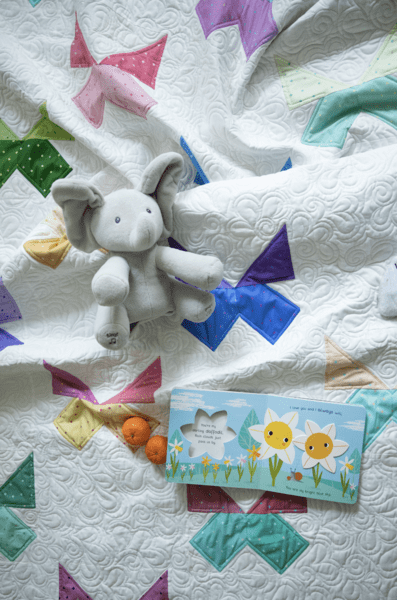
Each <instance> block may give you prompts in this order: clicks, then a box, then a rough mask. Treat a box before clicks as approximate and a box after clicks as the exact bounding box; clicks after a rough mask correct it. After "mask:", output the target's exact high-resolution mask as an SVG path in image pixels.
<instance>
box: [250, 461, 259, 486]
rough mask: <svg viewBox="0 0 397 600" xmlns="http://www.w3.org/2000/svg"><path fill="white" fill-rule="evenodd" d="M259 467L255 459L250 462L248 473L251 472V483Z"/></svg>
mask: <svg viewBox="0 0 397 600" xmlns="http://www.w3.org/2000/svg"><path fill="white" fill-rule="evenodd" d="M257 466H258V465H257V464H255V459H254V458H253V459H252V461H251V462H250V461H248V471H249V472H250V483H252V478H253V476H254V475H255V471H256V467H257Z"/></svg>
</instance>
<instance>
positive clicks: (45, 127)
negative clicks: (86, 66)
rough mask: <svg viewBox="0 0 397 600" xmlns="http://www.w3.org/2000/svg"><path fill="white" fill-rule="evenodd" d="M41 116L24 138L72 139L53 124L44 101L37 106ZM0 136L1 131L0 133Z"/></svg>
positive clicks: (72, 138)
mask: <svg viewBox="0 0 397 600" xmlns="http://www.w3.org/2000/svg"><path fill="white" fill-rule="evenodd" d="M39 110H40V112H41V114H42V115H43V117H42V118H41V119H40V121H39V122H38V123H36V125H35V126H34V127H33V128H32V129H31V130H30V131H29V133H27V134H26V135H25V136H24V138H23V139H24V140H32V139H35V140H38V139H41V140H68V141H73V140H74V137H73V136H72V135H70V133H68V132H67V131H65V130H64V129H62V127H59V125H55V123H53V122H52V121H51V119H50V118H49V116H48V112H47V107H46V103H45V102H44V103H43V104H42V105H41V106H40V108H39ZM0 138H1V133H0Z"/></svg>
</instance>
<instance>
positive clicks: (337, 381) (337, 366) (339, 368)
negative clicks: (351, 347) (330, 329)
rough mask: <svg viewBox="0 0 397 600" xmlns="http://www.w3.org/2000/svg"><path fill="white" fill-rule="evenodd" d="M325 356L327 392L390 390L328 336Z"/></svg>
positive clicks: (326, 337)
mask: <svg viewBox="0 0 397 600" xmlns="http://www.w3.org/2000/svg"><path fill="white" fill-rule="evenodd" d="M325 354H326V361H327V362H326V367H325V389H326V390H350V389H354V388H358V389H361V388H369V389H372V390H387V389H389V388H388V387H387V386H386V385H385V384H384V383H383V381H381V380H380V379H379V378H378V377H376V375H374V374H373V373H372V372H371V371H370V370H369V369H368V368H367V367H366V366H365V365H363V364H361V363H360V362H358V361H357V360H353V359H352V358H351V357H350V356H349V355H348V354H346V352H344V351H343V350H342V349H341V348H339V346H337V345H336V344H335V342H333V341H332V340H331V339H330V338H329V337H328V336H325Z"/></svg>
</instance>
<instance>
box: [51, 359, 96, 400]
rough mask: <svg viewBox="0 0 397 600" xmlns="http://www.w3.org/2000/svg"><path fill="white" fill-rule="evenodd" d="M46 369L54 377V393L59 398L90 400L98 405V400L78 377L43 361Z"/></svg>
mask: <svg viewBox="0 0 397 600" xmlns="http://www.w3.org/2000/svg"><path fill="white" fill-rule="evenodd" d="M43 364H44V368H45V369H47V371H50V373H51V375H52V392H53V394H56V395H58V396H71V397H72V398H81V399H82V400H88V401H89V402H92V403H93V404H98V402H97V399H96V398H95V396H94V394H93V393H92V392H91V390H90V388H89V387H88V385H86V384H85V383H84V382H83V381H81V380H80V379H79V378H78V377H75V376H74V375H71V374H70V373H68V372H67V371H62V369H58V368H57V367H53V366H52V365H50V364H48V362H46V361H45V360H43Z"/></svg>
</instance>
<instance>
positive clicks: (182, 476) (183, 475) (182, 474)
mask: <svg viewBox="0 0 397 600" xmlns="http://www.w3.org/2000/svg"><path fill="white" fill-rule="evenodd" d="M184 477H185V471H182V472H181V479H182V481H183V478H184Z"/></svg>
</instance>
